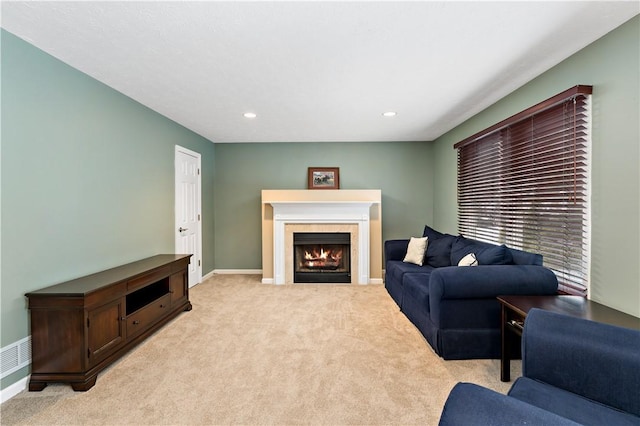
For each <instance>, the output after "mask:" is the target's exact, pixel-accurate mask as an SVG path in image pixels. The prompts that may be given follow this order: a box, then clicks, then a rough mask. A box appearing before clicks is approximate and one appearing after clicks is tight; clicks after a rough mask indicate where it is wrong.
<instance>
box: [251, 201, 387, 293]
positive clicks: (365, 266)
mask: <svg viewBox="0 0 640 426" xmlns="http://www.w3.org/2000/svg"><path fill="white" fill-rule="evenodd" d="M380 199H381V193H380V190H323V191H317V190H263V191H262V259H263V263H262V264H263V278H262V282H263V283H265V284H294V282H295V276H294V267H293V262H294V246H293V234H294V233H300V232H304V233H308V232H313V233H325V232H338V233H341V232H342V233H348V234H349V235H350V251H349V257H350V260H351V268H350V269H351V281H350V284H370V283H376V284H381V283H382V238H381V205H380Z"/></svg>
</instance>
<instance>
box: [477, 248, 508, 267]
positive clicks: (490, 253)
mask: <svg viewBox="0 0 640 426" xmlns="http://www.w3.org/2000/svg"><path fill="white" fill-rule="evenodd" d="M476 259H478V265H511V264H513V256H512V255H511V250H509V249H508V248H507V246H505V245H504V244H503V245H501V246H496V247H486V248H484V249H481V250H480V251H478V252H476Z"/></svg>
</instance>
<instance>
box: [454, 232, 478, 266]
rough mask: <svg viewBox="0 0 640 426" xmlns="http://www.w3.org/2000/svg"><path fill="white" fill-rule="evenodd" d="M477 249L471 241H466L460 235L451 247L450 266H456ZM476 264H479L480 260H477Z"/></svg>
mask: <svg viewBox="0 0 640 426" xmlns="http://www.w3.org/2000/svg"><path fill="white" fill-rule="evenodd" d="M478 248H479V247H476V246H475V244H474V243H473V241H471V240H468V239H466V238H465V237H463V236H462V235H459V236H457V237H456V238H455V240H454V241H453V244H452V245H451V257H450V261H451V265H453V266H457V265H458V263H459V262H460V259H462V258H463V257H465V256H466V255H468V254H469V253H475V252H476V250H477V249H478ZM476 254H477V253H476ZM478 263H480V260H478Z"/></svg>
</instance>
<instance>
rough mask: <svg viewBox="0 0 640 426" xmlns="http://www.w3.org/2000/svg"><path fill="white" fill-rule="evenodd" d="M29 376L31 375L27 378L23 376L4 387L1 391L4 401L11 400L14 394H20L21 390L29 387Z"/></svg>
mask: <svg viewBox="0 0 640 426" xmlns="http://www.w3.org/2000/svg"><path fill="white" fill-rule="evenodd" d="M29 377H31V376H27V377H25V378H22V379H20V380H18V381H17V382H15V383H14V384H12V385H9V386H7V387H6V388H4V389H2V392H0V393H1V395H2V396H1V398H2V401H1V402H2V403H4V402H5V401H8V400H10V399H11V398H13V397H14V396H16V395H17V394H19V393H20V392H22V391H23V390H26V389H27V384H28V383H29Z"/></svg>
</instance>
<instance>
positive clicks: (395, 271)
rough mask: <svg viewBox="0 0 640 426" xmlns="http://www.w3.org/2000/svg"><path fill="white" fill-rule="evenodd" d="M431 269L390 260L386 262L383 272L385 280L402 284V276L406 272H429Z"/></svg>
mask: <svg viewBox="0 0 640 426" xmlns="http://www.w3.org/2000/svg"><path fill="white" fill-rule="evenodd" d="M432 269H433V268H431V267H429V266H426V265H425V266H418V265H416V264H413V263H406V262H402V261H401V260H390V261H389V262H387V266H386V269H385V271H384V274H385V281H386V280H397V281H398V282H400V283H402V276H403V275H404V274H406V273H407V272H425V271H430V270H432Z"/></svg>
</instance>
